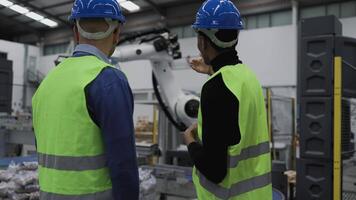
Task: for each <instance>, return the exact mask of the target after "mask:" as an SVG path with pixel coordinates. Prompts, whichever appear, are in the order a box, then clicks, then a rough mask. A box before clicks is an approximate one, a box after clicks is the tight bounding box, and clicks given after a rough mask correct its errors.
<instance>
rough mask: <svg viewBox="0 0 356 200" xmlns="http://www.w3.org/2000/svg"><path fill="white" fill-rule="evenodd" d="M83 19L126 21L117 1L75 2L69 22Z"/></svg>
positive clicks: (91, 0)
mask: <svg viewBox="0 0 356 200" xmlns="http://www.w3.org/2000/svg"><path fill="white" fill-rule="evenodd" d="M81 18H110V19H113V20H118V21H119V22H121V23H124V22H125V21H126V20H125V16H124V15H123V14H122V10H121V8H120V5H119V3H118V2H117V1H116V0H75V2H74V4H73V8H72V14H71V16H70V17H69V20H70V21H74V20H76V19H81Z"/></svg>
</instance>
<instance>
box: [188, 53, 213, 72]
mask: <svg viewBox="0 0 356 200" xmlns="http://www.w3.org/2000/svg"><path fill="white" fill-rule="evenodd" d="M187 60H188V63H189V64H190V67H191V68H192V69H193V70H194V71H196V72H198V73H202V74H208V75H212V74H213V73H212V72H213V69H212V67H211V66H210V65H207V64H205V63H204V60H203V58H201V57H199V58H195V59H191V60H190V58H189V57H188V58H187Z"/></svg>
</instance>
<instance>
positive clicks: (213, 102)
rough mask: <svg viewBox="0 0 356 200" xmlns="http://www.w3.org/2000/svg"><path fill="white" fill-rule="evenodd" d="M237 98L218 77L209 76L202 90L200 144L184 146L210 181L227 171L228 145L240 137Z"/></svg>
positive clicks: (221, 177)
mask: <svg viewBox="0 0 356 200" xmlns="http://www.w3.org/2000/svg"><path fill="white" fill-rule="evenodd" d="M238 106H239V102H238V99H237V98H236V97H235V96H234V94H232V92H231V91H230V90H229V89H228V88H227V87H226V86H225V84H224V82H223V79H222V76H221V75H218V76H216V77H215V78H213V79H211V80H210V81H209V82H208V83H207V84H205V86H204V87H203V90H202V96H201V112H202V120H203V121H202V126H203V127H202V132H203V138H202V144H200V143H197V142H194V143H191V144H190V145H189V146H188V150H189V154H190V156H191V158H192V160H193V163H194V165H195V167H196V168H197V169H198V170H199V171H200V172H201V173H202V174H203V175H204V176H205V177H206V178H207V179H208V180H210V181H211V182H213V183H216V184H218V183H220V182H222V181H223V180H224V178H225V176H226V174H227V167H228V166H227V157H228V152H227V151H228V147H229V146H231V145H235V144H238V143H239V142H240V139H241V135H240V129H239V125H238Z"/></svg>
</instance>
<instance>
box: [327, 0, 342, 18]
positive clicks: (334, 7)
mask: <svg viewBox="0 0 356 200" xmlns="http://www.w3.org/2000/svg"><path fill="white" fill-rule="evenodd" d="M326 14H327V15H334V16H335V17H340V4H338V3H335V4H330V5H327V7H326Z"/></svg>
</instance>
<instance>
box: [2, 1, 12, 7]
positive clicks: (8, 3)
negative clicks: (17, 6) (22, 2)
mask: <svg viewBox="0 0 356 200" xmlns="http://www.w3.org/2000/svg"><path fill="white" fill-rule="evenodd" d="M13 4H14V3H12V2H11V1H8V0H0V5H2V6H5V7H8V6H12V5H13Z"/></svg>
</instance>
